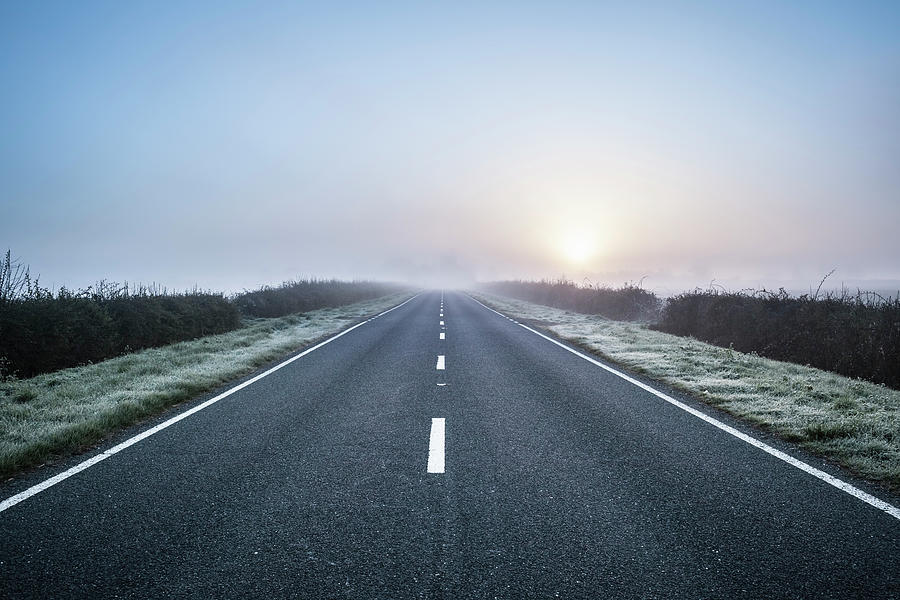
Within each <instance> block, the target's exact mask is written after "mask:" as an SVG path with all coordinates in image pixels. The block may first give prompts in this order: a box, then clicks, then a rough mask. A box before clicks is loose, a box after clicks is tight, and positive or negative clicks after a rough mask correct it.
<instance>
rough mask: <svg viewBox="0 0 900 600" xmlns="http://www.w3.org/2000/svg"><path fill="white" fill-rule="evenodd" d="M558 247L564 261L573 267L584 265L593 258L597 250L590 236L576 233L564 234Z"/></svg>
mask: <svg viewBox="0 0 900 600" xmlns="http://www.w3.org/2000/svg"><path fill="white" fill-rule="evenodd" d="M559 247H560V250H561V251H562V255H563V256H564V257H565V259H566V260H567V261H568V262H570V263H572V264H574V265H582V264H584V263H586V262H587V261H588V260H590V259H591V258H593V256H594V254H595V252H596V250H597V248H596V243H595V241H594V238H593V237H592V236H590V235H587V234H586V233H583V232H576V231H569V232H567V233H565V234H564V235H563V236H562V238H561V240H560V244H559Z"/></svg>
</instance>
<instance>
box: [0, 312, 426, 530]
mask: <svg viewBox="0 0 900 600" xmlns="http://www.w3.org/2000/svg"><path fill="white" fill-rule="evenodd" d="M420 295H421V294H416V295H415V296H413V297H412V298H409V299H408V300H405V301H404V302H401V303H400V304H398V305H397V306H394V307H393V308H389V309H387V310H386V311H384V312H382V313H378V314H377V315H375V316H374V317H369V318H368V319H366V320H365V321H363V322H361V323H357V324H356V325H354V326H353V327H349V328H347V329H345V330H344V331H341V332H340V333H337V334H335V335H333V336H331V337H330V338H328V339H327V340H324V341H322V342H319V343H318V344H316V345H315V346H313V347H312V348H307V349H306V350H304V351H303V352H301V353H299V354H297V355H295V356H292V357H291V358H289V359H287V360H285V361H284V362H281V363H279V364H277V365H275V366H274V367H272V368H271V369H269V370H268V371H265V372H263V373H260V374H259V375H257V376H255V377H253V378H252V379H248V380H247V381H245V382H243V383H240V384H238V385H236V386H234V387H233V388H231V389H228V390H226V391H224V392H222V393H221V394H219V395H218V396H216V397H215V398H210V399H209V400H207V401H205V402H203V403H202V404H198V405H197V406H195V407H194V408H191V409H189V410H186V411H184V412H183V413H181V414H179V415H176V416H174V417H172V418H171V419H169V420H167V421H164V422H162V423H160V424H159V425H156V426H155V427H151V428H150V429H148V430H146V431H144V432H142V433H139V434H137V435H136V436H134V437H131V438H128V439H127V440H125V441H124V442H122V443H120V444H117V445H115V446H113V447H112V448H110V449H108V450H104V451H103V452H101V453H100V454H97V455H96V456H92V457H91V458H89V459H87V460H85V461H83V462H80V463H78V464H77V465H75V466H74V467H71V468H69V469H67V470H65V471H63V472H62V473H59V474H58V475H54V476H53V477H51V478H49V479H46V480H44V481H42V482H41V483H38V484H36V485H33V486H31V487H30V488H28V489H26V490H24V491H22V492H19V493H18V494H15V495H14V496H10V497H9V498H7V499H6V500H4V501H3V502H0V512H3V511H5V510H6V509H8V508H12V507H13V506H15V505H16V504H18V503H19V502H22V501H23V500H27V499H28V498H31V497H32V496H34V495H35V494H39V493H40V492H43V491H44V490H46V489H48V488H51V487H53V486H54V485H56V484H57V483H59V482H61V481H64V480H66V479H68V478H69V477H71V476H72V475H76V474H78V473H80V472H81V471H84V470H85V469H88V468H90V467H93V466H94V465H96V464H97V463H99V462H101V461H104V460H106V459H107V458H109V457H110V456H112V455H114V454H118V453H119V452H121V451H122V450H124V449H125V448H128V447H129V446H133V445H134V444H137V443H138V442H140V441H141V440H143V439H146V438H148V437H150V436H151V435H153V434H154V433H159V432H160V431H162V430H163V429H165V428H167V427H169V426H171V425H174V424H175V423H177V422H178V421H181V420H182V419H186V418H188V417H189V416H191V415H192V414H194V413H196V412H200V411H201V410H203V409H204V408H206V407H207V406H210V405H212V404H215V403H216V402H218V401H219V400H222V399H223V398H227V397H228V396H230V395H232V394H234V393H235V392H238V391H240V390H242V389H244V388H245V387H247V386H248V385H251V384H253V383H256V382H257V381H259V380H260V379H262V378H263V377H266V376H268V375H271V374H272V373H274V372H275V371H277V370H279V369H281V368H282V367H286V366H287V365H289V364H291V363H292V362H294V361H295V360H297V359H299V358H303V357H304V356H306V355H307V354H309V353H310V352H312V351H314V350H318V349H319V348H321V347H322V346H324V345H325V344H330V343H331V342H333V341H334V340H336V339H338V338H339V337H341V336H344V335H347V334H348V333H350V332H351V331H353V330H354V329H356V328H357V327H362V326H363V325H365V324H366V323H368V322H369V321H372V320H374V319H377V318H378V317H380V316H382V315H386V314H387V313H389V312H391V311H392V310H396V309H398V308H400V307H401V306H403V305H404V304H406V303H407V302H411V301H413V300H415V299H416V298H417V297H418V296H420Z"/></svg>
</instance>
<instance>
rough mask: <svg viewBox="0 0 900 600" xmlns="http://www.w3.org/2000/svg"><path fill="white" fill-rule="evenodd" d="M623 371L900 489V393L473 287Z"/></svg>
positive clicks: (489, 300) (494, 302)
mask: <svg viewBox="0 0 900 600" xmlns="http://www.w3.org/2000/svg"><path fill="white" fill-rule="evenodd" d="M474 296H475V297H476V298H478V299H479V300H480V301H482V302H484V303H485V304H488V305H490V306H492V307H494V308H495V309H497V310H499V311H501V312H504V313H506V314H509V315H511V316H515V317H516V318H518V319H522V320H526V321H530V322H532V323H534V324H535V325H538V326H540V327H541V328H543V329H546V330H549V331H551V332H552V333H554V334H556V335H557V336H559V337H560V338H562V339H565V340H568V341H570V342H573V343H575V344H577V345H579V346H581V347H583V348H585V349H587V350H589V351H591V352H593V353H594V354H597V355H599V356H602V357H603V358H606V359H608V360H610V361H612V362H615V363H618V364H620V365H622V366H624V367H626V368H627V369H629V370H631V371H633V372H636V373H641V374H644V375H647V376H648V377H651V378H653V379H656V380H658V381H662V382H665V383H667V384H669V385H671V386H672V387H674V388H677V389H679V390H682V391H685V392H688V393H690V394H691V395H692V396H694V397H696V398H698V399H699V400H701V401H702V402H704V403H706V404H710V405H712V406H715V407H717V408H720V409H722V410H725V411H726V412H728V413H731V414H732V415H735V416H737V417H740V418H742V419H746V420H747V421H750V422H751V423H754V424H755V425H757V426H759V427H761V428H763V429H764V430H766V431H769V432H771V433H773V434H775V435H777V436H779V437H781V438H782V439H784V440H787V441H789V442H793V443H796V444H798V445H799V446H801V447H803V448H805V449H806V450H809V451H810V452H812V453H814V454H817V455H819V456H822V457H824V458H826V459H829V460H831V461H833V462H836V463H838V464H840V465H842V466H843V467H845V468H847V469H849V470H850V471H852V472H853V473H855V474H857V475H860V476H862V477H864V478H866V479H869V480H872V481H877V482H879V483H882V484H884V485H886V487H887V488H888V489H890V490H891V491H892V492H895V493H896V492H898V491H900V391H898V390H893V389H891V388H888V387H885V386H883V385H879V384H875V383H870V382H867V381H862V380H858V379H851V378H848V377H843V376H841V375H836V374H834V373H830V372H827V371H822V370H819V369H815V368H812V367H808V366H802V365H797V364H793V363H786V362H779V361H776V360H771V359H767V358H762V357H759V356H756V355H755V354H744V353H742V352H736V351H734V350H731V349H728V348H720V347H717V346H713V345H711V344H706V343H704V342H700V341H697V340H695V339H693V338H685V337H679V336H675V335H671V334H667V333H662V332H659V331H653V330H650V329H648V328H647V327H646V326H645V325H642V324H638V323H631V322H623V321H612V320H609V319H605V318H603V317H600V316H596V315H585V314H579V313H574V312H570V311H566V310H561V309H558V308H551V307H548V306H542V305H539V304H533V303H531V302H525V301H523V300H515V299H511V298H505V297H503V298H501V297H499V296H494V295H488V294H483V293H477V294H474Z"/></svg>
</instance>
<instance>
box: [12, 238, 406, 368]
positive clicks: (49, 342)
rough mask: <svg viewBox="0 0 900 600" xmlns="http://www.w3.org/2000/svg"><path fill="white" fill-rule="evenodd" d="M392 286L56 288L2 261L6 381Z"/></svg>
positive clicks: (342, 301)
mask: <svg viewBox="0 0 900 600" xmlns="http://www.w3.org/2000/svg"><path fill="white" fill-rule="evenodd" d="M400 289H401V288H400V287H399V286H396V285H392V284H385V283H376V282H346V281H337V280H327V281H326V280H312V279H310V280H299V281H291V282H286V283H283V284H282V285H281V286H279V287H276V288H271V287H264V288H262V289H260V290H257V291H254V292H244V293H243V294H239V295H237V296H235V297H234V298H232V299H228V298H226V297H225V296H224V295H222V294H220V293H213V292H204V291H200V290H193V291H191V292H179V293H169V292H167V291H166V290H165V289H161V288H158V287H155V286H150V287H148V286H138V287H136V288H132V287H129V286H128V285H127V284H124V285H119V284H116V283H110V282H106V281H101V282H99V283H98V284H97V285H96V286H92V287H89V288H88V289H86V290H79V291H77V292H71V291H69V290H67V289H65V288H63V289H61V290H59V292H56V293H53V292H51V291H50V290H48V289H45V288H42V287H41V286H40V284H39V283H38V281H37V279H32V278H31V274H30V272H29V270H28V268H27V267H24V266H22V265H21V264H19V263H17V262H14V261H12V259H11V255H10V252H9V251H7V253H6V255H5V257H4V259H2V260H0V378H2V377H5V376H8V375H13V376H16V377H32V376H34V375H38V374H40V373H47V372H50V371H55V370H57V369H63V368H66V367H73V366H76V365H81V364H85V363H89V362H97V361H101V360H104V359H107V358H111V357H113V356H117V355H120V354H124V353H127V352H132V351H135V350H140V349H143V348H152V347H156V346H163V345H166V344H172V343H174V342H179V341H183V340H189V339H194V338H198V337H202V336H206V335H213V334H217V333H224V332H226V331H231V330H233V329H236V328H237V327H239V326H240V324H241V313H243V314H245V315H247V316H252V317H279V316H283V315H287V314H290V313H296V312H304V311H309V310H314V309H317V308H323V307H330V306H341V305H344V304H351V303H353V302H359V301H361V300H368V299H371V298H377V297H379V296H385V295H387V294H390V293H394V292H398V291H400Z"/></svg>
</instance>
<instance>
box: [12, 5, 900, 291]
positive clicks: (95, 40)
mask: <svg viewBox="0 0 900 600" xmlns="http://www.w3.org/2000/svg"><path fill="white" fill-rule="evenodd" d="M0 29H2V35H0V77H2V81H3V82H4V86H3V87H4V90H5V91H4V93H3V94H2V96H0V127H2V131H3V132H4V135H3V138H2V142H0V199H2V203H3V206H2V213H0V244H2V245H3V246H6V247H9V248H11V249H12V251H13V253H14V255H16V256H19V257H20V258H21V259H22V260H23V261H25V262H27V263H30V264H31V265H32V268H33V270H34V271H35V272H37V273H40V274H41V276H42V281H43V282H44V283H45V284H50V285H56V286H59V285H67V286H72V287H78V286H84V285H88V284H90V283H92V282H93V281H96V280H97V279H101V278H106V279H112V280H130V281H145V282H146V281H156V282H159V283H162V284H164V285H168V286H172V287H186V286H192V285H195V284H197V285H200V286H201V287H211V288H217V289H227V290H234V289H241V288H244V287H256V286H258V285H260V284H262V283H267V282H277V281H280V280H282V279H286V278H290V277H296V276H337V277H344V278H353V277H357V278H359V277H378V278H395V279H396V278H409V279H417V280H422V281H425V282H430V283H441V282H446V283H453V282H454V281H462V280H465V279H469V278H472V277H480V278H494V277H557V276H560V275H563V274H565V275H567V276H569V277H571V278H576V279H579V280H580V279H581V278H582V277H584V276H587V277H589V278H591V279H592V280H593V281H606V282H608V283H613V284H616V283H621V282H623V281H627V280H636V279H638V278H640V277H642V276H644V275H647V276H648V279H647V284H648V285H650V286H651V287H653V286H662V287H666V286H674V287H679V286H682V287H684V286H693V285H703V284H706V283H708V282H709V281H710V280H711V279H713V278H715V279H716V280H717V281H721V282H726V283H731V284H733V285H735V286H743V285H753V286H759V285H768V286H773V285H779V284H781V283H784V282H788V284H789V285H792V286H794V287H805V286H808V285H810V284H813V285H815V283H817V282H818V279H819V278H821V276H822V275H824V274H825V273H827V272H828V271H830V270H831V269H832V268H837V272H836V274H835V279H834V281H836V282H840V281H847V282H857V281H860V280H888V283H887V284H885V285H893V282H897V281H900V236H898V235H897V231H896V230H897V224H898V223H900V168H898V157H900V36H898V35H897V34H896V32H897V31H900V5H898V4H897V3H866V2H852V3H851V2H846V3H829V2H815V3H813V2H809V3H791V4H790V5H787V3H776V2H772V3H768V2H752V3H751V2H748V3H703V2H688V3H669V2H666V3H643V4H637V3H619V4H614V3H605V4H604V3H596V2H590V3H456V2H455V3H444V4H438V3H384V4H375V3H371V4H370V3H359V4H357V3H322V4H320V5H310V4H295V3H284V4H280V3H265V4H264V5H263V4H258V3H220V2H217V3H169V4H165V3H146V4H141V3H121V2H109V3H99V2H85V3H49V2H47V3H23V4H21V5H18V6H16V5H12V4H10V3H6V4H4V5H3V6H2V7H0ZM883 283H884V282H883V281H882V282H881V283H878V282H875V283H873V285H876V284H877V285H882V284H883Z"/></svg>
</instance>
